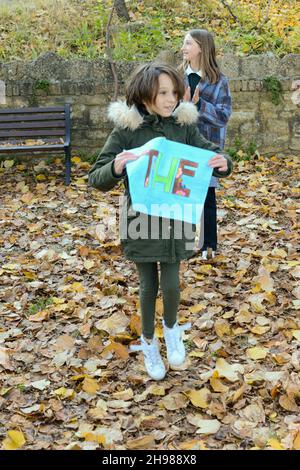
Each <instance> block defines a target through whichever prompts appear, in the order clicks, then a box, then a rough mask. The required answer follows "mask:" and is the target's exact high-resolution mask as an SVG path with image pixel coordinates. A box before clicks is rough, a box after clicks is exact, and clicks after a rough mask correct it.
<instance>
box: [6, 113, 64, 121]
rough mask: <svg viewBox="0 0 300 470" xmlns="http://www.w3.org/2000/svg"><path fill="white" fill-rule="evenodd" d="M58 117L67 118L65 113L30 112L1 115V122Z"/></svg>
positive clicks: (46, 119) (53, 118)
mask: <svg viewBox="0 0 300 470" xmlns="http://www.w3.org/2000/svg"><path fill="white" fill-rule="evenodd" d="M56 119H63V120H65V114H64V113H62V114H58V113H56V114H55V113H53V114H29V115H23V116H22V115H12V116H6V115H0V123H1V122H19V121H20V122H21V121H49V122H51V121H52V120H56Z"/></svg>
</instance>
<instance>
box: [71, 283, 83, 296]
mask: <svg viewBox="0 0 300 470" xmlns="http://www.w3.org/2000/svg"><path fill="white" fill-rule="evenodd" d="M68 290H69V291H71V292H79V293H81V294H82V293H83V292H84V290H85V288H84V286H83V285H82V284H81V282H73V284H71V285H70V286H69V289H68Z"/></svg>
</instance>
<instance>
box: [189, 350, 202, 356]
mask: <svg viewBox="0 0 300 470" xmlns="http://www.w3.org/2000/svg"><path fill="white" fill-rule="evenodd" d="M204 355H205V352H203V351H192V352H190V353H189V357H203V356H204Z"/></svg>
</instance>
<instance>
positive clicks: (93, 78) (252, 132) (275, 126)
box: [0, 52, 300, 155]
mask: <svg viewBox="0 0 300 470" xmlns="http://www.w3.org/2000/svg"><path fill="white" fill-rule="evenodd" d="M136 65H137V64H136V63H119V64H117V73H118V77H119V81H120V83H121V96H120V97H122V93H124V82H125V81H126V79H127V77H128V75H129V73H130V72H131V70H132V69H133V68H134V67H135V66H136ZM220 65H221V68H222V70H223V72H224V73H225V74H226V75H227V76H228V77H229V79H230V88H231V92H232V99H233V114H232V117H231V119H230V123H229V127H228V138H227V145H228V146H231V145H232V144H233V142H234V140H235V138H239V139H242V141H243V142H245V143H249V142H250V141H251V140H254V141H256V143H257V145H258V147H259V149H260V150H261V151H262V152H264V153H273V152H277V153H278V152H299V150H300V116H299V114H300V113H299V94H298V93H299V92H300V90H298V91H295V90H294V89H295V88H296V87H297V84H299V83H300V82H297V80H300V55H296V54H289V55H287V56H285V57H283V58H281V59H280V58H278V57H276V56H274V55H273V54H266V55H261V56H249V57H238V56H235V55H226V56H224V57H223V58H222V59H221V60H220ZM269 76H275V77H277V78H278V79H279V80H280V82H281V84H282V87H283V91H284V93H283V97H282V101H281V103H280V104H279V105H277V106H276V105H274V104H273V103H272V102H271V98H270V95H269V93H267V92H266V91H265V90H264V89H263V79H264V78H266V77H269ZM113 88H114V87H113V82H112V75H111V72H110V68H109V65H108V63H107V61H104V60H97V61H87V60H65V59H63V58H61V57H59V56H57V55H56V54H54V53H51V52H49V53H46V54H44V55H42V56H40V57H39V58H37V59H36V60H34V61H32V62H23V61H13V62H11V63H0V106H1V107H23V106H53V105H58V104H63V103H64V102H68V103H71V105H72V142H73V149H74V150H75V151H79V152H81V153H83V154H87V155H88V154H93V153H95V152H96V151H97V150H99V149H100V148H101V146H102V145H103V143H104V141H105V139H106V137H107V135H108V133H109V132H110V130H111V124H110V123H109V122H108V120H107V117H106V109H107V105H108V103H109V102H110V99H111V97H112V95H113V91H114V90H113Z"/></svg>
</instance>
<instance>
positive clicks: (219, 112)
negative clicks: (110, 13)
mask: <svg viewBox="0 0 300 470" xmlns="http://www.w3.org/2000/svg"><path fill="white" fill-rule="evenodd" d="M184 81H185V86H186V87H188V86H189V80H188V75H187V74H185V76H184ZM196 88H199V91H200V99H199V101H198V103H197V108H198V111H199V118H198V129H199V131H200V133H201V134H202V135H203V136H204V137H205V138H206V139H207V140H209V141H211V142H213V143H214V144H217V145H218V146H219V147H220V148H221V149H223V148H224V145H225V137H226V126H227V122H228V120H229V118H230V115H231V95H230V90H229V84H228V79H227V78H226V77H225V76H224V75H222V74H221V77H220V80H219V81H218V82H217V83H214V84H211V83H209V81H208V80H207V79H206V80H204V81H201V80H200V82H199V83H198V85H197V87H196ZM210 186H211V187H217V186H218V183H217V178H215V177H212V180H211V183H210Z"/></svg>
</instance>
